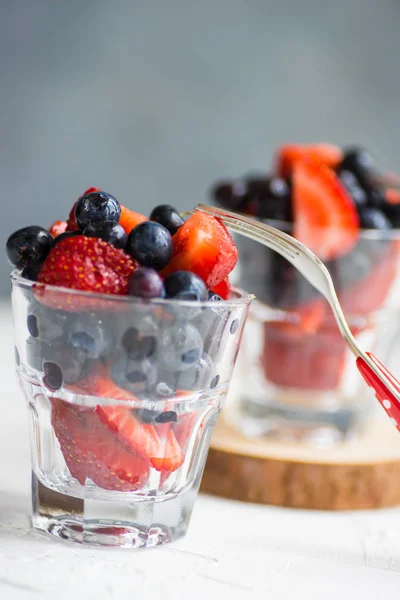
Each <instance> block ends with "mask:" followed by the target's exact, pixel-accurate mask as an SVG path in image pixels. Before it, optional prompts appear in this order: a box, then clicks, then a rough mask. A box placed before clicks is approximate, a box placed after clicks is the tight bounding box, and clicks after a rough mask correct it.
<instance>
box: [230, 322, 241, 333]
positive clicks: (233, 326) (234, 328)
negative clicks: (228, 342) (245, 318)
mask: <svg viewBox="0 0 400 600" xmlns="http://www.w3.org/2000/svg"><path fill="white" fill-rule="evenodd" d="M238 329H239V319H234V320H233V321H232V323H231V326H230V328H229V331H230V332H231V334H232V335H234V334H235V333H236V332H237V330H238Z"/></svg>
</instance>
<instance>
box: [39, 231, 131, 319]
mask: <svg viewBox="0 0 400 600" xmlns="http://www.w3.org/2000/svg"><path fill="white" fill-rule="evenodd" d="M134 270H135V263H134V261H133V259H132V258H131V257H130V256H128V255H127V254H126V253H125V252H124V251H123V250H119V249H117V248H115V247H114V246H112V245H111V244H108V243H107V242H104V241H103V240H100V239H98V238H87V237H84V236H81V235H78V236H75V237H72V238H66V239H65V240H63V241H62V242H60V243H59V244H58V245H57V246H56V247H55V248H53V249H52V250H51V252H50V253H49V255H48V256H47V258H46V260H45V261H44V263H43V265H42V267H41V269H40V272H39V276H38V279H37V281H38V283H43V284H48V285H54V286H59V287H64V288H70V289H73V290H80V291H83V292H95V293H96V294H97V293H98V294H115V295H120V296H121V295H126V294H127V293H128V279H129V276H130V275H131V274H132V273H133V271H134ZM36 295H37V296H38V298H39V299H40V300H41V302H43V304H46V306H49V307H50V308H56V309H57V308H62V309H64V310H66V311H70V312H73V311H75V310H78V309H87V308H93V307H94V308H99V302H96V299H95V297H93V296H86V297H85V296H82V295H77V294H66V293H65V292H62V293H61V292H57V291H55V290H47V289H46V288H45V287H42V286H37V287H36Z"/></svg>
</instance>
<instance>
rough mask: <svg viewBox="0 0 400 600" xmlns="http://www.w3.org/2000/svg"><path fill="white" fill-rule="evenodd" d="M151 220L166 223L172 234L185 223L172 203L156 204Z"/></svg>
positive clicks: (165, 225)
mask: <svg viewBox="0 0 400 600" xmlns="http://www.w3.org/2000/svg"><path fill="white" fill-rule="evenodd" d="M150 221H156V222H157V223H160V224H161V225H164V227H165V228H166V229H168V231H169V232H170V234H171V235H174V234H175V233H176V232H177V231H178V229H179V227H180V226H181V225H183V219H182V217H181V216H180V214H179V213H178V211H177V210H176V208H174V207H173V206H171V205H170V204H160V205H159V206H156V207H155V208H154V209H153V210H152V213H151V215H150Z"/></svg>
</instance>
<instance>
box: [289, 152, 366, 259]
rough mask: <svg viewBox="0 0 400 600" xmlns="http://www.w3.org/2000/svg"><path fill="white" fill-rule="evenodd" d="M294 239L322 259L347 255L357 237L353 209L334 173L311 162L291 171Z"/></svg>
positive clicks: (348, 197)
mask: <svg viewBox="0 0 400 600" xmlns="http://www.w3.org/2000/svg"><path fill="white" fill-rule="evenodd" d="M293 204H294V206H293V208H294V237H295V238H297V239H298V240H299V241H300V242H302V243H303V244H305V245H306V246H308V247H309V248H310V249H311V250H312V251H313V252H314V253H315V254H317V255H318V257H319V258H321V259H322V260H327V259H333V258H338V257H340V256H342V255H343V254H346V253H347V252H349V251H350V250H351V249H352V247H353V246H354V245H355V243H356V242H357V240H358V237H359V219H358V214H357V210H356V207H355V205H354V203H353V201H352V199H351V197H350V196H349V195H348V193H347V191H346V189H345V188H344V186H343V185H342V183H341V181H340V179H339V178H338V177H336V175H335V173H334V172H333V171H332V170H331V169H329V168H328V167H326V166H325V165H322V164H320V163H317V162H315V161H311V160H301V161H297V162H296V163H295V165H294V168H293Z"/></svg>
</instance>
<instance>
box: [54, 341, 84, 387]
mask: <svg viewBox="0 0 400 600" xmlns="http://www.w3.org/2000/svg"><path fill="white" fill-rule="evenodd" d="M46 363H49V364H51V363H56V364H57V365H58V367H59V369H60V370H61V373H62V379H63V381H64V382H65V383H66V384H69V385H71V384H73V383H76V382H77V381H79V380H80V379H82V377H83V376H84V375H85V373H86V371H87V367H88V360H87V355H86V353H85V352H82V350H80V349H78V348H73V347H71V346H68V345H67V344H64V343H63V344H46V345H43V365H44V364H46ZM43 368H44V366H43Z"/></svg>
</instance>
